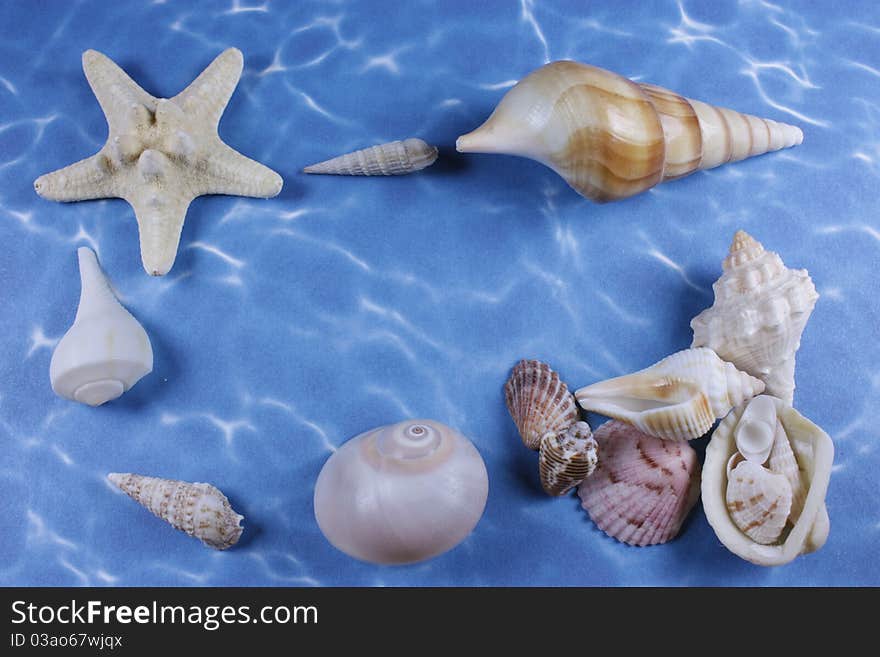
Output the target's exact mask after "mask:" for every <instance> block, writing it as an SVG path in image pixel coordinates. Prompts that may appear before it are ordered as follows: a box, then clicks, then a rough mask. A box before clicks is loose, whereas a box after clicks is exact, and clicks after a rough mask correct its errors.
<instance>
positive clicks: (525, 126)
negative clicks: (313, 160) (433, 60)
mask: <svg viewBox="0 0 880 657" xmlns="http://www.w3.org/2000/svg"><path fill="white" fill-rule="evenodd" d="M802 140H803V133H802V132H801V130H800V129H799V128H796V127H794V126H790V125H785V124H783V123H776V122H775V121H771V120H769V119H760V118H757V117H754V116H750V115H747V114H740V113H739V112H734V111H732V110H729V109H725V108H721V107H713V106H712V105H707V104H706V103H701V102H700V101H696V100H690V99H688V98H684V97H683V96H680V95H678V94H676V93H675V92H672V91H670V90H668V89H664V88H662V87H657V86H654V85H649V84H636V83H635V82H632V81H630V80H628V79H626V78H624V77H622V76H620V75H617V74H616V73H612V72H611V71H606V70H603V69H601V68H597V67H595V66H589V65H587V64H579V63H577V62H571V61H558V62H552V63H550V64H547V65H546V66H543V67H541V68H539V69H538V70H536V71H533V72H532V73H531V74H529V75H528V76H526V77H525V78H523V79H522V80H520V82H519V83H518V84H517V85H516V86H514V87H513V88H512V89H511V90H510V91H508V92H507V94H506V95H505V96H504V98H502V99H501V102H500V103H499V104H498V107H496V108H495V111H494V112H493V113H492V115H491V116H490V117H489V119H488V120H487V121H486V122H485V123H484V124H483V125H482V126H480V127H479V128H477V129H476V130H474V131H473V132H471V133H469V134H466V135H463V136H461V137H459V138H458V141H457V143H456V147H457V148H458V150H459V151H461V152H466V153H467V152H477V153H506V154H510V155H521V156H523V157H528V158H531V159H534V160H537V161H539V162H542V163H543V164H546V165H547V166H549V167H551V168H552V169H553V170H554V171H556V172H557V173H558V174H559V175H560V176H562V177H563V178H564V179H565V181H566V182H567V183H568V184H569V185H571V186H572V187H573V188H574V189H575V191H577V192H578V193H579V194H581V195H583V196H585V197H587V198H589V199H592V200H594V201H599V202H604V201H613V200H616V199H621V198H626V197H628V196H632V195H634V194H638V193H639V192H643V191H645V190H647V189H649V188H651V187H653V186H654V185H656V184H658V183H660V182H663V181H665V180H670V179H673V178H679V177H681V176H685V175H687V174H689V173H692V172H693V171H697V170H699V169H710V168H712V167H716V166H718V165H720V164H724V163H725V162H734V161H736V160H741V159H743V158H746V157H751V156H753V155H760V154H762V153H766V152H768V151H775V150H778V149H780V148H786V147H788V146H794V145H796V144H800V143H801V141H802Z"/></svg>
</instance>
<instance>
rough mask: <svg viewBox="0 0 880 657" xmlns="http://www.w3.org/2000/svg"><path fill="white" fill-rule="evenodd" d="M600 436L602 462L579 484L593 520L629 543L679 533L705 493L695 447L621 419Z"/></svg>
mask: <svg viewBox="0 0 880 657" xmlns="http://www.w3.org/2000/svg"><path fill="white" fill-rule="evenodd" d="M594 437H595V439H596V442H597V443H598V445H599V455H600V458H599V464H598V465H597V466H596V471H595V472H594V473H593V475H592V476H590V477H588V478H587V479H585V480H584V482H583V483H582V484H581V485H580V487H579V488H578V496H579V497H580V499H581V505H582V506H583V508H584V509H585V510H586V511H587V512H588V513H589V514H590V518H592V520H593V522H595V523H596V525H597V526H598V527H599V529H601V530H602V531H603V532H605V533H606V534H608V535H609V536H611V537H612V538H615V539H617V540H618V541H621V542H623V543H627V544H629V545H637V546H645V545H657V544H660V543H666V542H667V541H670V540H672V539H673V538H675V536H677V535H678V532H679V530H680V529H681V525H682V523H683V522H684V519H685V518H686V517H687V515H688V513H690V511H691V509H692V508H693V506H694V504H696V502H697V498H698V497H699V494H700V464H699V461H698V459H697V454H696V452H695V451H694V450H693V448H692V447H691V446H690V445H689V444H688V443H687V442H684V441H669V440H662V439H660V438H655V437H654V436H649V435H648V434H645V433H643V432H641V431H639V430H638V429H636V428H635V427H633V426H632V425H629V424H626V423H624V422H618V421H611V422H606V423H605V424H603V425H602V426H601V427H599V429H597V430H596V433H595V435H594Z"/></svg>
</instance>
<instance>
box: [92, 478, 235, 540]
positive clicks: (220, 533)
mask: <svg viewBox="0 0 880 657" xmlns="http://www.w3.org/2000/svg"><path fill="white" fill-rule="evenodd" d="M107 479H109V480H110V482H111V483H113V484H114V485H115V486H117V487H118V488H119V489H120V490H122V491H123V492H124V493H125V494H126V495H128V496H129V497H131V499H133V500H134V501H135V502H137V503H138V504H140V505H142V506H144V507H146V508H147V509H148V510H149V511H150V513H152V514H153V515H155V516H157V517H159V518H161V519H162V520H164V521H165V522H167V523H168V524H169V525H171V526H172V527H174V528H175V529H179V530H180V531H182V532H186V533H187V534H189V535H190V536H194V537H195V538H197V539H199V540H200V541H201V542H202V543H204V544H205V545H207V546H208V547H212V548H214V549H215V550H225V549H226V548H229V547H232V546H233V545H235V544H236V543H237V542H238V539H239V538H240V537H241V532H242V531H243V528H242V527H241V524H240V523H241V521H242V520H243V519H244V516H241V515H239V514H237V513H236V512H235V511H233V510H232V507H231V506H230V504H229V500H228V499H226V496H225V495H224V494H223V493H221V492H220V491H219V490H217V489H216V488H215V487H214V486H212V485H211V484H200V483H196V484H192V483H189V482H187V481H176V480H174V479H159V478H158V477H145V476H143V475H137V474H119V473H112V474H109V475H107Z"/></svg>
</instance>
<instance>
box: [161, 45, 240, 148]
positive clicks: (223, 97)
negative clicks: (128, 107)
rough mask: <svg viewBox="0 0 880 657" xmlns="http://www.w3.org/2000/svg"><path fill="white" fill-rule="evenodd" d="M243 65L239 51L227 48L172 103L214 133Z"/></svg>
mask: <svg viewBox="0 0 880 657" xmlns="http://www.w3.org/2000/svg"><path fill="white" fill-rule="evenodd" d="M243 66H244V56H243V55H242V54H241V51H240V50H239V49H238V48H227V49H226V50H224V51H223V52H222V53H220V54H219V55H218V56H217V58H216V59H215V60H214V61H213V62H211V63H210V64H209V65H208V68H206V69H205V70H204V71H202V73H201V75H199V77H197V78H196V79H195V80H193V81H192V83H191V84H190V85H189V86H188V87H187V88H186V89H184V90H183V91H181V92H180V93H179V94H177V95H176V96H175V97H174V98H173V100H174V101H175V102H176V103H177V104H178V105H179V106H180V107H181V108H183V111H184V112H185V113H186V114H187V115H189V116H192V117H193V118H194V119H195V120H196V121H197V122H199V123H203V124H205V125H206V126H211V127H212V128H213V129H214V130H215V131H216V129H217V125H218V124H219V123H220V116H221V115H222V114H223V110H224V109H226V104H227V103H228V102H229V99H230V98H231V97H232V92H233V91H235V87H236V85H238V80H239V78H241V71H242V67H243Z"/></svg>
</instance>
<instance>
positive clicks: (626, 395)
mask: <svg viewBox="0 0 880 657" xmlns="http://www.w3.org/2000/svg"><path fill="white" fill-rule="evenodd" d="M763 390H764V384H763V382H761V381H759V380H758V379H755V378H754V377H751V376H749V375H748V374H746V373H744V372H740V371H739V370H737V369H736V368H735V367H734V366H733V365H731V364H730V363H725V362H724V361H723V360H721V359H720V358H719V357H718V356H717V355H716V354H715V352H714V351H712V350H711V349H705V348H700V349H685V350H683V351H679V352H677V353H674V354H672V355H671V356H667V357H666V358H664V359H663V360H661V361H660V362H658V363H656V364H654V365H652V366H651V367H648V368H647V369H644V370H641V371H639V372H636V373H634V374H627V375H626V376H619V377H617V378H614V379H609V380H607V381H602V382H601V383H594V384H593V385H589V386H587V387H585V388H581V389H580V390H578V391H577V392H576V393H575V397H576V398H577V401H578V403H579V404H580V405H581V407H582V408H584V409H585V410H588V411H594V412H596V413H601V414H603V415H607V416H609V417H613V418H616V419H618V420H623V421H624V422H629V423H630V424H632V425H634V426H635V427H637V428H639V429H641V430H642V431H644V432H645V433H647V434H650V435H652V436H657V437H658V438H665V439H667V440H692V439H694V438H699V437H700V436H702V435H703V434H705V433H706V432H707V431H708V430H709V429H710V428H711V427H712V424H713V423H714V422H715V420H716V419H717V418H721V417H724V416H725V415H727V413H728V411H730V409H731V408H733V407H734V406H736V405H737V404H739V403H741V402H743V401H744V400H746V399H750V398H751V397H753V396H754V395H757V394H759V393H761V392H762V391H763Z"/></svg>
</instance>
